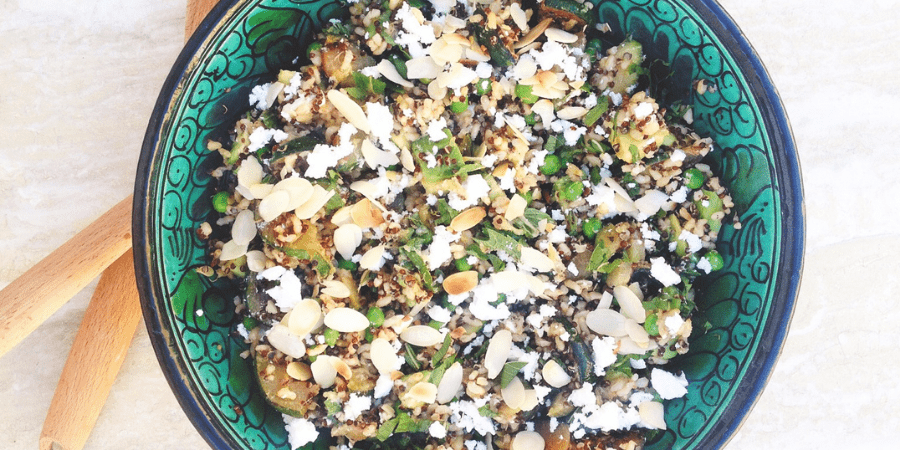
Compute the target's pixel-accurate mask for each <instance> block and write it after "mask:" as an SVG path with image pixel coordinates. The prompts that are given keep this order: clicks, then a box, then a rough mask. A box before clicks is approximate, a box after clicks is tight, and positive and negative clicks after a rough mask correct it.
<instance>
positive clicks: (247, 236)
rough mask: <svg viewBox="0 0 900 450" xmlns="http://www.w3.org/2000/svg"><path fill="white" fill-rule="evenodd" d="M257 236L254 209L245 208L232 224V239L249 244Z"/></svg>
mask: <svg viewBox="0 0 900 450" xmlns="http://www.w3.org/2000/svg"><path fill="white" fill-rule="evenodd" d="M255 237H256V221H255V220H254V219H253V211H250V210H248V209H245V210H243V211H241V212H239V213H238V215H237V216H236V217H235V218H234V223H233V224H232V225H231V239H233V240H234V242H235V244H237V245H241V246H243V245H248V244H250V241H252V240H253V238H255Z"/></svg>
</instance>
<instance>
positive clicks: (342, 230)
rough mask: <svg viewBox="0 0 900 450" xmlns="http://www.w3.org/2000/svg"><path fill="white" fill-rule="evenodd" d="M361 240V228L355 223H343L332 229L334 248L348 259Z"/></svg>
mask: <svg viewBox="0 0 900 450" xmlns="http://www.w3.org/2000/svg"><path fill="white" fill-rule="evenodd" d="M361 242H362V228H360V226H359V225H357V224H355V223H345V224H343V225H341V226H339V227H338V228H337V230H334V248H335V249H336V250H337V252H338V253H340V254H341V257H343V258H344V259H350V258H352V257H353V253H354V252H356V248H357V247H359V244H360V243H361Z"/></svg>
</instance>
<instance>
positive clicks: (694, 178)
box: [684, 167, 706, 189]
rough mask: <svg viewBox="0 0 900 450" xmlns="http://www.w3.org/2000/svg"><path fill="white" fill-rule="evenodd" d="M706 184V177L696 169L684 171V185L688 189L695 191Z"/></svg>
mask: <svg viewBox="0 0 900 450" xmlns="http://www.w3.org/2000/svg"><path fill="white" fill-rule="evenodd" d="M704 182H706V175H704V174H703V172H701V171H700V169H697V168H695V167H694V168H690V169H688V170H685V171H684V185H685V186H687V187H688V188H689V189H697V188H699V187H700V186H703V183H704Z"/></svg>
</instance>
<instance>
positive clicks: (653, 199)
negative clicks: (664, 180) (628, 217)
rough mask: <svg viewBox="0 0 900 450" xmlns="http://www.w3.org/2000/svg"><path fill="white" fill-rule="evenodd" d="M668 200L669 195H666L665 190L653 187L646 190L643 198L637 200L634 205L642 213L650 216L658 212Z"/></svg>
mask: <svg viewBox="0 0 900 450" xmlns="http://www.w3.org/2000/svg"><path fill="white" fill-rule="evenodd" d="M667 201H669V196H668V195H666V193H665V192H662V191H659V190H656V189H652V190H649V191H647V192H645V193H644V195H643V196H641V198H639V199H637V200H635V201H634V207H635V208H637V210H638V211H640V213H641V214H643V215H645V216H647V217H649V216H652V215H654V214H656V212H657V211H659V210H660V208H662V207H663V205H665V204H666V202H667Z"/></svg>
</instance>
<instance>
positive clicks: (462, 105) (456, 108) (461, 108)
mask: <svg viewBox="0 0 900 450" xmlns="http://www.w3.org/2000/svg"><path fill="white" fill-rule="evenodd" d="M467 109H469V99H465V100H464V101H461V102H453V103H451V104H450V111H453V113H454V114H462V113H463V112H465V111H466V110H467Z"/></svg>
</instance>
